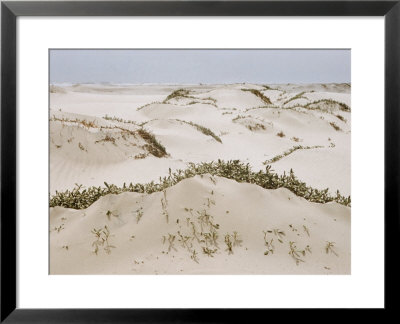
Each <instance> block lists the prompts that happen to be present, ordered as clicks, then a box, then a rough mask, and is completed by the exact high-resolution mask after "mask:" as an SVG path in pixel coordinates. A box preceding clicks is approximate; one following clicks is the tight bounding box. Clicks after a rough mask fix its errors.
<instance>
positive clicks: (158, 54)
mask: <svg viewBox="0 0 400 324" xmlns="http://www.w3.org/2000/svg"><path fill="white" fill-rule="evenodd" d="M102 82H104V83H129V84H142V83H161V84H162V83H164V84H199V83H205V84H221V83H226V84H229V83H243V82H246V83H261V84H262V83H342V82H346V83H350V82H351V51H350V50H346V49H344V50H342V49H338V50H291V49H289V50H263V49H257V50H252V49H249V50H243V49H240V50H239V49H230V50H218V49H216V50H193V49H191V50H182V49H177V50H172V49H171V50H160V49H150V50H137V49H133V50H127V49H123V50H79V49H71V50H57V49H53V50H50V83H102Z"/></svg>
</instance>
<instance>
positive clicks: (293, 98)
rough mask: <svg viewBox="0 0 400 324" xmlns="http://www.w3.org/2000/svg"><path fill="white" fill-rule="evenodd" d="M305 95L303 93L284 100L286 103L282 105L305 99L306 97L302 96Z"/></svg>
mask: <svg viewBox="0 0 400 324" xmlns="http://www.w3.org/2000/svg"><path fill="white" fill-rule="evenodd" d="M305 93H306V92H305V91H303V92H300V93H298V94H297V95H295V96H294V97H292V98H290V99H288V100H286V101H285V102H284V103H283V105H286V104H288V103H289V102H291V101H294V100H297V99H307V98H306V97H303V95H304V94H305Z"/></svg>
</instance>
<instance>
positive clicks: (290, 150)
mask: <svg viewBox="0 0 400 324" xmlns="http://www.w3.org/2000/svg"><path fill="white" fill-rule="evenodd" d="M322 147H323V146H320V145H314V146H303V145H296V146H293V147H292V148H290V149H288V150H287V151H285V152H283V153H282V154H279V155H277V156H274V157H273V158H272V159H269V160H267V161H265V162H263V164H264V165H267V164H270V163H274V162H276V161H279V160H280V159H282V158H284V157H285V156H287V155H289V154H291V153H293V152H295V151H297V150H310V149H315V148H322Z"/></svg>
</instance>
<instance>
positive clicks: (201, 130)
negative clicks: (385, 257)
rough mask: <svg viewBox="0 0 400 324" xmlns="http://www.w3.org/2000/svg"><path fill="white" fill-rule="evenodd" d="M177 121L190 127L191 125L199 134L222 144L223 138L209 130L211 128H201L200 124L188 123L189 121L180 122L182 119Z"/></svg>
mask: <svg viewBox="0 0 400 324" xmlns="http://www.w3.org/2000/svg"><path fill="white" fill-rule="evenodd" d="M176 121H178V122H181V123H185V124H188V125H190V126H193V127H194V128H196V129H197V130H198V131H199V132H201V133H203V134H204V135H206V136H211V137H212V138H214V139H215V140H216V141H217V142H220V143H222V140H221V138H220V137H218V136H217V135H216V134H214V132H213V131H212V130H211V129H209V128H206V127H204V126H201V125H199V124H195V123H193V122H191V121H190V122H188V121H185V120H180V119H176Z"/></svg>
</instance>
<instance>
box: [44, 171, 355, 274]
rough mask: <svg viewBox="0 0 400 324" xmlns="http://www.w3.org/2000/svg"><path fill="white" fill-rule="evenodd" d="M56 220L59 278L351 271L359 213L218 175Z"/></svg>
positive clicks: (105, 200) (54, 267)
mask: <svg viewBox="0 0 400 324" xmlns="http://www.w3.org/2000/svg"><path fill="white" fill-rule="evenodd" d="M163 201H164V202H165V203H163ZM163 204H165V206H164V207H163ZM166 213H167V216H166ZM50 224H51V228H50V230H51V232H50V272H51V273H52V274H71V273H75V274H93V273H98V274H107V273H108V274H179V273H184V274H207V273H209V274H253V273H255V274H257V273H258V274H302V273H303V274H324V273H326V274H330V273H335V274H344V273H349V272H350V208H349V207H344V206H342V205H339V204H336V203H329V204H316V203H310V202H308V201H306V200H304V199H302V198H299V197H297V196H295V195H294V194H293V193H291V192H290V191H288V190H287V189H278V190H266V189H262V188H261V187H258V186H257V185H253V184H247V183H237V182H235V181H233V180H228V179H225V178H221V177H211V176H210V175H203V176H195V177H194V178H190V179H186V180H183V181H182V182H180V183H178V184H177V185H175V186H173V187H171V188H168V189H167V190H166V191H165V193H163V192H157V193H153V194H150V195H147V194H137V193H124V194H120V195H107V196H105V197H102V198H100V199H99V200H98V201H97V202H95V203H94V204H93V205H91V206H90V207H89V208H87V209H83V210H72V209H65V208H61V207H55V208H51V213H50ZM93 230H94V231H93ZM98 230H100V234H99V235H100V242H101V239H102V238H103V237H104V238H106V237H107V241H106V243H101V244H100V243H99V241H98V240H97V239H98V235H97V234H96V231H98ZM263 231H265V233H266V241H265V240H264V232H263ZM235 232H236V234H235ZM266 242H267V243H266ZM290 242H292V243H290ZM329 242H334V243H332V244H333V246H332V247H329ZM230 244H231V245H232V246H231V247H230V246H229V245H230ZM96 247H97V248H96ZM230 249H231V251H230ZM326 249H328V252H327V250H326ZM267 251H268V253H267ZM291 251H295V252H294V254H293V255H292V254H290V252H291ZM303 253H304V255H303Z"/></svg>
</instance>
